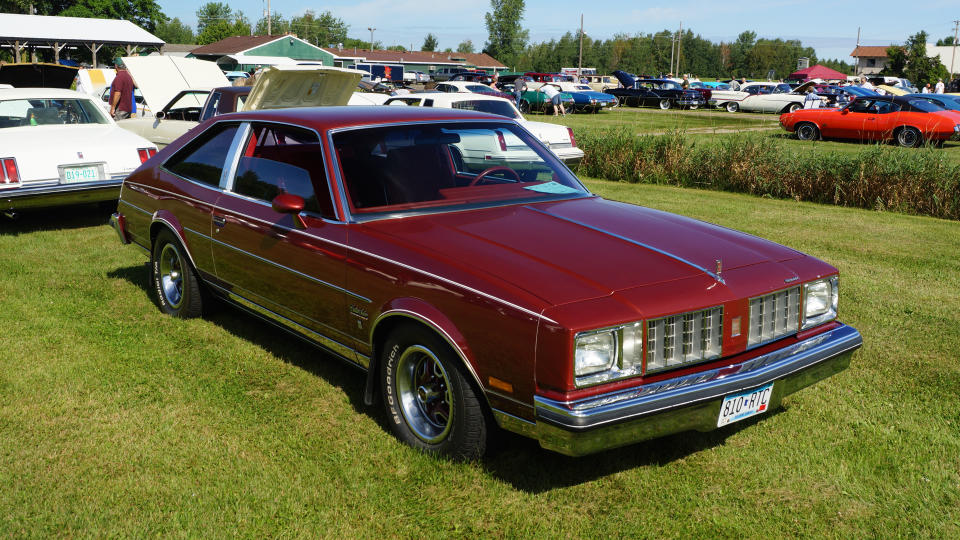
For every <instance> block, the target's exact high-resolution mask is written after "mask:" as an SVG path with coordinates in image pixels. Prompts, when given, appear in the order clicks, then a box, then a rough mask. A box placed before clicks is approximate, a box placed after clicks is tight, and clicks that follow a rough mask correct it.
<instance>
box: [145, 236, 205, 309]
mask: <svg viewBox="0 0 960 540" xmlns="http://www.w3.org/2000/svg"><path fill="white" fill-rule="evenodd" d="M150 278H151V279H150V282H151V283H152V285H153V291H154V293H155V294H156V295H157V303H158V304H159V305H160V309H161V311H163V312H164V313H166V314H167V315H172V316H174V317H180V318H182V319H188V318H191V317H199V316H200V315H201V313H202V312H203V299H202V296H201V294H200V282H199V280H198V279H197V274H196V271H195V270H194V269H193V266H192V265H191V264H190V260H189V259H188V258H187V252H186V250H184V249H183V246H182V245H181V244H180V241H179V240H178V239H177V237H176V236H174V234H173V233H172V232H170V230H169V229H163V230H161V231H160V233H159V234H157V238H156V239H155V240H154V241H153V249H152V250H151V253H150Z"/></svg>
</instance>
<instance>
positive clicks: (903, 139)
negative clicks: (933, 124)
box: [893, 126, 923, 148]
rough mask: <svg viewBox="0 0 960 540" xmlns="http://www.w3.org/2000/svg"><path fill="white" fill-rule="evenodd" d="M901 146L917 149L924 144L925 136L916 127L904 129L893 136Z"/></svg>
mask: <svg viewBox="0 0 960 540" xmlns="http://www.w3.org/2000/svg"><path fill="white" fill-rule="evenodd" d="M893 138H894V140H896V142H897V144H898V145H899V146H902V147H904V148H916V147H918V146H920V145H921V144H923V135H922V134H921V133H920V130H919V129H917V128H915V127H910V126H906V127H902V128H900V129H899V130H897V132H896V134H894V136H893Z"/></svg>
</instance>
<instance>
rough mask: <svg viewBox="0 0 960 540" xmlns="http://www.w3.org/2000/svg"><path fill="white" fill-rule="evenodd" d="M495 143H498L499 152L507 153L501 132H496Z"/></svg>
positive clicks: (505, 142)
mask: <svg viewBox="0 0 960 540" xmlns="http://www.w3.org/2000/svg"><path fill="white" fill-rule="evenodd" d="M496 133H497V142H498V143H500V150H502V151H504V152H506V151H507V141H506V140H505V139H504V138H503V132H502V131H497V132H496Z"/></svg>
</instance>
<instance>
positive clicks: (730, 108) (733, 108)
mask: <svg viewBox="0 0 960 540" xmlns="http://www.w3.org/2000/svg"><path fill="white" fill-rule="evenodd" d="M738 110H740V105H738V104H737V102H735V101H728V102H727V112H737V111H738Z"/></svg>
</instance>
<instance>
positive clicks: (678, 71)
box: [674, 21, 683, 77]
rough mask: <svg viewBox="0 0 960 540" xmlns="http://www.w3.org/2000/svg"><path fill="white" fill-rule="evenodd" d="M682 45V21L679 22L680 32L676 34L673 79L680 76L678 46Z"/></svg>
mask: <svg viewBox="0 0 960 540" xmlns="http://www.w3.org/2000/svg"><path fill="white" fill-rule="evenodd" d="M682 43H683V21H680V30H679V31H678V32H677V71H676V72H675V73H674V76H675V77H679V76H680V45H681V44H682Z"/></svg>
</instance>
